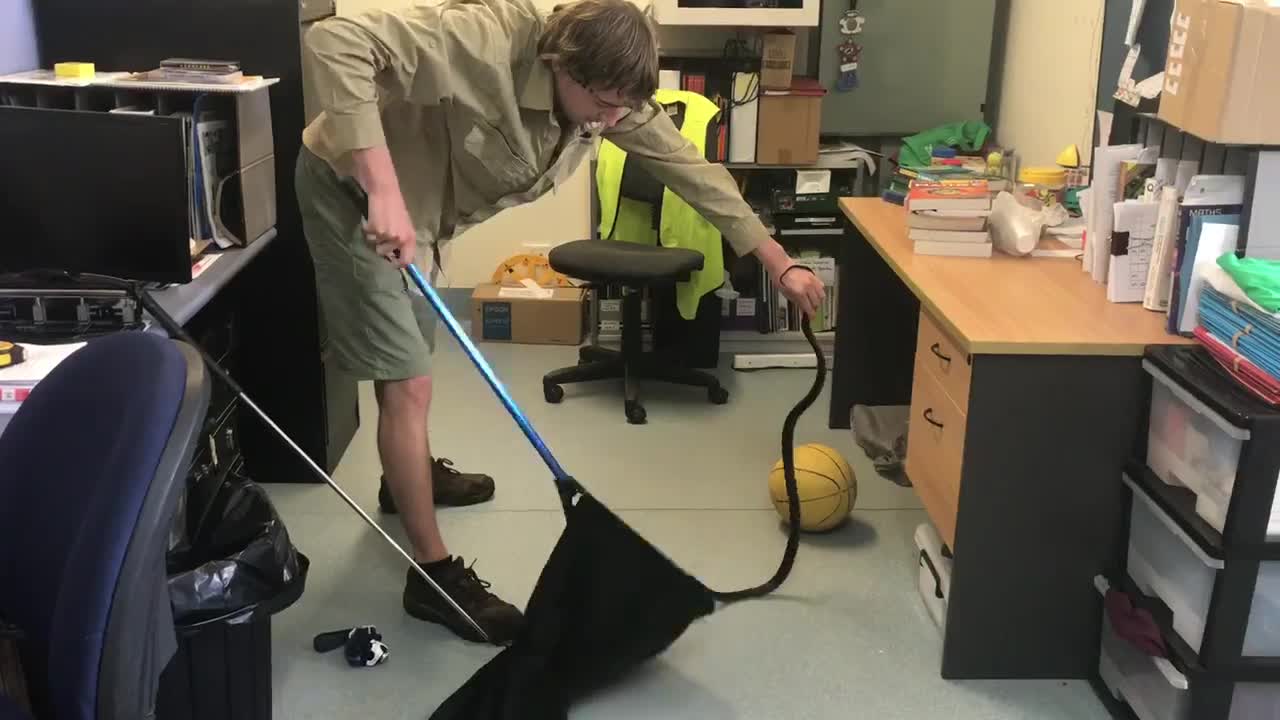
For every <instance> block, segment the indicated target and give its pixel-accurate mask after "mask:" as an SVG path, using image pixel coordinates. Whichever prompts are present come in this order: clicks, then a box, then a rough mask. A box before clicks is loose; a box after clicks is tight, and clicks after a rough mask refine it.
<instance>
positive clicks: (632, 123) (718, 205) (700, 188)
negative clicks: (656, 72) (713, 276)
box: [602, 102, 770, 256]
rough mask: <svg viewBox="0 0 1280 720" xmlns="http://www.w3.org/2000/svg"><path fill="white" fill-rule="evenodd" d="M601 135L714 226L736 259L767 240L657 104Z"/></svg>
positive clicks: (730, 185) (723, 178)
mask: <svg viewBox="0 0 1280 720" xmlns="http://www.w3.org/2000/svg"><path fill="white" fill-rule="evenodd" d="M602 134H603V136H604V137H606V138H608V140H609V141H610V142H612V143H613V144H615V145H617V146H618V147H620V148H622V149H623V150H625V151H626V152H627V158H628V160H631V161H632V162H638V163H640V164H641V166H642V167H643V168H644V169H645V170H646V171H648V172H649V173H650V174H651V175H653V177H654V178H655V179H656V180H657V181H658V182H660V183H662V184H663V185H665V186H666V187H668V188H670V189H671V191H672V192H674V193H675V194H677V195H679V196H680V197H681V199H683V200H684V201H685V202H687V203H689V205H690V206H692V207H693V208H694V209H695V210H697V211H698V212H699V213H700V214H701V215H702V216H703V217H704V218H706V219H707V221H708V222H710V223H711V224H712V225H714V226H715V227H716V229H717V230H719V231H720V234H721V235H724V238H725V240H727V241H728V242H729V245H730V247H732V248H733V250H734V252H736V253H737V254H738V255H740V256H741V255H747V254H749V253H751V252H753V251H754V250H755V249H756V248H757V247H759V246H760V243H761V242H763V241H764V240H766V239H768V238H769V237H770V235H769V231H768V230H767V229H766V228H765V226H764V223H762V222H761V221H760V218H759V217H758V216H757V215H756V213H755V211H754V210H752V209H751V206H750V205H749V204H747V201H746V200H744V199H743V198H742V193H741V191H739V189H738V184H737V183H736V182H734V179H733V176H732V175H730V174H729V171H728V170H726V169H725V168H724V166H722V165H718V164H714V163H710V162H707V160H706V158H704V157H703V156H702V154H701V153H699V152H698V148H697V147H696V146H695V145H694V144H693V143H692V142H690V141H689V140H688V139H687V138H685V137H684V136H683V135H681V134H680V131H679V130H678V129H677V128H676V126H675V123H673V122H672V121H671V118H670V117H669V116H668V115H667V113H666V112H665V111H664V110H663V109H662V107H661V106H659V105H658V104H657V103H656V102H650V103H649V104H647V105H646V106H645V107H644V108H642V109H639V110H636V111H635V112H633V113H631V115H629V116H628V117H626V118H624V119H623V120H622V122H620V123H618V124H617V125H616V126H614V127H613V128H611V129H609V130H607V131H605V132H604V133H602Z"/></svg>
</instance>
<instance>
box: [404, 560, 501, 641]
mask: <svg viewBox="0 0 1280 720" xmlns="http://www.w3.org/2000/svg"><path fill="white" fill-rule="evenodd" d="M422 567H423V569H424V570H426V571H427V574H429V575H430V576H431V578H432V579H433V580H435V581H436V583H437V584H438V585H440V588H441V589H442V590H444V591H445V592H446V593H448V595H449V597H450V598H453V601H454V602H456V603H457V604H458V606H459V607H461V608H462V609H463V610H466V611H467V614H468V615H470V616H471V617H472V619H474V620H475V621H476V623H477V624H479V625H480V627H482V628H484V631H485V634H486V635H488V636H489V640H490V642H492V643H493V644H495V645H507V644H509V643H510V642H511V641H512V640H514V639H515V638H516V635H518V634H519V632H520V630H521V629H522V628H523V627H524V614H523V613H521V612H520V610H519V609H517V608H516V607H515V606H514V605H512V604H510V603H508V602H504V601H503V600H501V599H500V598H499V597H498V596H497V595H494V594H493V593H491V592H489V583H488V582H485V581H484V580H481V579H480V576H478V575H476V571H475V570H474V569H473V568H472V567H469V566H467V565H466V564H465V563H463V561H462V558H460V557H451V558H449V559H447V560H443V561H441V562H439V563H432V564H430V565H423V566H422ZM408 574H409V576H408V579H407V580H406V581H405V588H404V610H405V612H407V613H409V615H411V616H412V617H415V618H417V619H419V620H425V621H427V622H432V623H436V624H437V625H443V626H445V627H447V628H449V629H450V630H452V631H453V632H454V634H456V635H458V636H459V637H461V638H463V639H465V640H470V641H472V642H483V641H484V638H482V637H480V634H479V633H477V632H476V629H475V628H474V627H472V626H471V623H469V622H467V619H466V618H464V617H462V616H461V615H459V614H458V611H457V610H455V609H454V608H453V606H452V605H450V604H449V601H448V600H445V599H444V598H443V597H440V593H438V592H436V590H435V588H433V587H431V586H430V585H428V584H427V581H425V580H423V579H422V577H421V576H419V575H418V573H417V571H415V570H414V569H413V568H409V571H408Z"/></svg>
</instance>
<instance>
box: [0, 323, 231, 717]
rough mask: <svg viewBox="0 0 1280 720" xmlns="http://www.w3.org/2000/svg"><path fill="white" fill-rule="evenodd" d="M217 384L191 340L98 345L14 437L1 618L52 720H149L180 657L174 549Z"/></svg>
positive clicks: (117, 340) (1, 526) (43, 385)
mask: <svg viewBox="0 0 1280 720" xmlns="http://www.w3.org/2000/svg"><path fill="white" fill-rule="evenodd" d="M209 393H210V380H209V376H208V375H207V373H206V370H205V367H204V365H203V363H202V362H201V359H200V356H199V355H198V354H197V353H196V352H195V351H194V350H193V349H192V348H190V347H189V346H186V345H182V344H180V343H175V342H174V341H172V340H169V339H168V338H166V337H163V336H159V335H154V334H151V333H144V332H124V333H118V334H115V335H110V336H106V337H102V338H98V339H94V340H91V341H90V342H89V343H88V344H87V345H86V346H85V347H84V348H82V349H80V350H79V351H77V352H76V353H74V354H73V355H71V356H70V357H68V358H67V359H66V360H64V361H63V362H62V363H61V364H59V365H58V366H57V367H56V368H55V369H54V370H53V371H52V372H51V373H50V374H49V375H48V376H47V377H46V378H45V379H44V380H42V381H41V382H40V383H39V385H37V386H36V388H35V390H33V391H32V393H31V395H30V396H29V397H28V399H27V400H26V401H25V402H24V403H23V404H22V407H21V409H20V410H19V411H18V413H17V414H16V415H15V416H14V418H13V420H12V422H10V424H9V426H8V427H7V428H6V429H5V431H4V433H3V435H0V616H3V617H4V618H5V619H6V620H8V621H9V622H11V623H14V624H16V625H17V626H18V627H19V628H20V629H21V630H22V631H23V633H24V634H25V640H24V646H23V662H24V665H25V669H26V675H27V681H28V685H29V688H30V691H31V695H32V703H33V705H34V706H35V709H36V711H37V714H38V715H39V716H40V717H47V718H52V719H54V720H114V719H115V718H124V717H130V718H143V717H149V716H150V713H151V712H152V711H153V709H154V702H155V693H156V689H157V688H158V686H159V677H160V673H161V672H162V671H163V669H164V667H165V665H166V664H167V663H168V661H169V659H170V658H171V657H172V656H173V654H174V652H175V650H176V646H177V643H176V637H175V633H174V627H173V616H172V610H171V608H170V606H169V601H168V588H167V583H166V574H165V555H166V554H167V551H168V539H169V532H170V530H171V529H172V527H173V516H174V513H175V511H176V508H177V504H178V500H179V498H180V497H181V495H182V493H183V491H184V489H185V478H186V475H187V468H188V465H189V464H190V462H191V457H192V454H193V452H194V447H195V444H196V440H197V438H198V433H199V429H200V427H201V425H202V423H203V421H204V416H205V413H206V412H207V410H208V404H209Z"/></svg>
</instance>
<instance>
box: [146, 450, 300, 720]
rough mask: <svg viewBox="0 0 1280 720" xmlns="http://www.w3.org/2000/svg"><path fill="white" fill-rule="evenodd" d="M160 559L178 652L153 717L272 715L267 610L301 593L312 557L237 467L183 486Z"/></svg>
mask: <svg viewBox="0 0 1280 720" xmlns="http://www.w3.org/2000/svg"><path fill="white" fill-rule="evenodd" d="M179 517H180V518H181V519H182V523H181V525H183V526H185V527H184V528H182V529H181V531H180V532H179V533H177V536H178V538H179V539H178V541H177V542H176V543H174V542H171V543H170V545H171V549H170V551H169V553H168V556H167V565H168V576H169V578H168V580H169V595H170V601H171V604H172V606H173V614H174V624H175V626H176V630H177V633H178V652H177V654H176V655H175V656H174V657H173V659H172V660H171V661H170V662H169V665H168V666H167V667H166V668H165V671H164V673H163V674H162V675H161V677H160V688H159V692H158V694H157V697H156V713H155V718H156V720H272V706H273V702H272V691H271V687H272V686H271V681H272V673H271V616H272V615H274V614H276V613H278V612H280V611H281V610H284V609H285V608H287V607H289V606H290V605H292V604H293V603H294V602H296V601H297V600H298V598H299V597H301V596H302V591H303V588H304V586H305V584H306V578H307V570H308V568H309V566H310V562H309V561H308V559H307V556H306V555H304V554H302V553H301V552H299V551H298V549H297V548H296V547H294V545H293V542H292V541H291V540H290V539H289V531H288V530H287V529H286V528H285V524H284V522H283V520H281V518H280V516H279V515H278V514H277V513H276V509H275V507H274V505H273V504H272V503H271V499H270V498H269V497H268V496H267V494H266V492H265V491H264V490H263V489H262V487H261V486H259V485H258V484H256V483H254V482H252V481H250V480H249V479H248V478H246V477H245V476H244V475H243V474H242V472H241V471H240V469H238V468H237V469H235V470H232V471H229V472H223V473H222V474H221V476H210V477H206V478H204V479H203V480H201V481H199V482H197V483H196V484H195V485H194V486H193V487H192V488H190V489H189V491H188V493H187V497H186V510H185V512H181V513H180V515H179Z"/></svg>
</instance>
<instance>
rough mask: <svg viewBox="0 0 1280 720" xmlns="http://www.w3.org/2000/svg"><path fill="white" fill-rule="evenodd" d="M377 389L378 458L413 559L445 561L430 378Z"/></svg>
mask: <svg viewBox="0 0 1280 720" xmlns="http://www.w3.org/2000/svg"><path fill="white" fill-rule="evenodd" d="M374 389H375V394H376V396H377V398H378V454H379V456H380V457H381V459H382V470H383V474H384V476H385V477H386V479H387V485H388V487H389V488H390V490H391V494H392V496H393V497H394V498H395V501H396V506H397V507H399V508H400V517H401V522H402V523H403V524H404V529H405V532H406V533H408V535H409V542H410V544H412V545H413V554H414V559H415V560H417V561H418V562H419V563H422V564H424V565H425V564H427V563H433V562H437V561H440V560H444V559H445V558H447V557H449V551H448V549H447V548H446V547H445V544H444V538H442V537H441V535H440V526H439V525H438V524H437V522H436V506H435V500H434V499H433V494H432V488H431V461H430V456H431V453H430V450H429V449H428V445H427V442H428V440H427V414H428V412H429V411H430V408H431V378H430V377H415V378H409V379H407V380H392V381H379V382H377V383H375V385H374Z"/></svg>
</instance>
